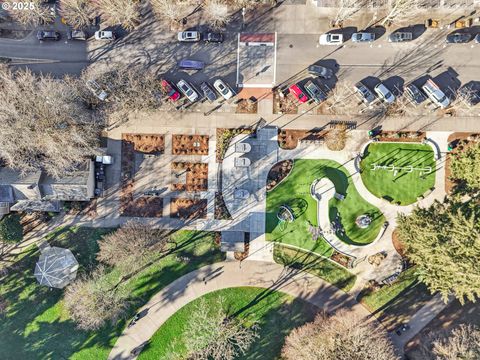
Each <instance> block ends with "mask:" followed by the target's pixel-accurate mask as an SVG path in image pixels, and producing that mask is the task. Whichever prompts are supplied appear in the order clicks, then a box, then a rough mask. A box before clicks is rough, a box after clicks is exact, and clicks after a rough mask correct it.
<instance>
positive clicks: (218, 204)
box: [214, 192, 232, 220]
mask: <svg viewBox="0 0 480 360" xmlns="http://www.w3.org/2000/svg"><path fill="white" fill-rule="evenodd" d="M214 218H215V220H232V215H230V212H229V211H228V209H227V206H226V205H225V201H224V199H223V195H222V193H221V192H216V193H215V214H214Z"/></svg>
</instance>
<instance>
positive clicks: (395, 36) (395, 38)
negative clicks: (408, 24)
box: [388, 31, 413, 42]
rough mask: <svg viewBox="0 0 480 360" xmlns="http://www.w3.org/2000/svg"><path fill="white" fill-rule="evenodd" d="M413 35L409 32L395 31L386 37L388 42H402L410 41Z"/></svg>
mask: <svg viewBox="0 0 480 360" xmlns="http://www.w3.org/2000/svg"><path fill="white" fill-rule="evenodd" d="M412 40H413V33H412V32H409V31H396V32H393V33H391V34H390V36H389V37H388V41H389V42H404V41H412Z"/></svg>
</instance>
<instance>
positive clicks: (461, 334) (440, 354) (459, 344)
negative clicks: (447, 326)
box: [431, 324, 480, 360]
mask: <svg viewBox="0 0 480 360" xmlns="http://www.w3.org/2000/svg"><path fill="white" fill-rule="evenodd" d="M431 354H432V355H434V356H432V357H431V358H435V359H436V360H457V359H465V360H475V359H480V328H478V327H477V326H473V325H467V324H461V325H460V326H458V327H456V328H455V329H453V330H452V332H451V334H450V336H448V337H447V338H440V339H437V340H435V341H434V342H433V349H432V351H431Z"/></svg>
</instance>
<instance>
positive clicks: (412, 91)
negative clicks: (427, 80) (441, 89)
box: [403, 84, 427, 105]
mask: <svg viewBox="0 0 480 360" xmlns="http://www.w3.org/2000/svg"><path fill="white" fill-rule="evenodd" d="M403 93H404V94H405V96H406V97H407V98H408V99H409V100H410V102H411V103H412V104H413V105H420V104H421V103H422V102H424V101H425V100H427V96H426V95H425V94H424V93H423V92H422V91H421V90H420V89H419V88H418V87H417V86H416V85H415V84H408V85H407V86H405V88H404V89H403Z"/></svg>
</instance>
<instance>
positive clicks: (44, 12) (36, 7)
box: [2, 0, 55, 26]
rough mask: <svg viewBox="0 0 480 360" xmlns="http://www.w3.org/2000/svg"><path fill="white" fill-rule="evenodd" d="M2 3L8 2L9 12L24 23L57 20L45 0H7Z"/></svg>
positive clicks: (35, 24) (34, 24)
mask: <svg viewBox="0 0 480 360" xmlns="http://www.w3.org/2000/svg"><path fill="white" fill-rule="evenodd" d="M2 3H4V4H7V5H4V6H8V13H9V14H10V16H11V17H12V19H14V20H15V21H17V22H19V23H20V24H23V25H30V26H37V25H39V24H42V23H49V22H52V21H54V20H55V14H54V13H53V12H52V11H51V10H50V8H49V6H47V4H45V1H44V0H29V1H28V2H20V1H12V0H5V1H2ZM14 4H15V6H14ZM20 4H22V5H20ZM19 6H22V7H21V8H20V7H19Z"/></svg>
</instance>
